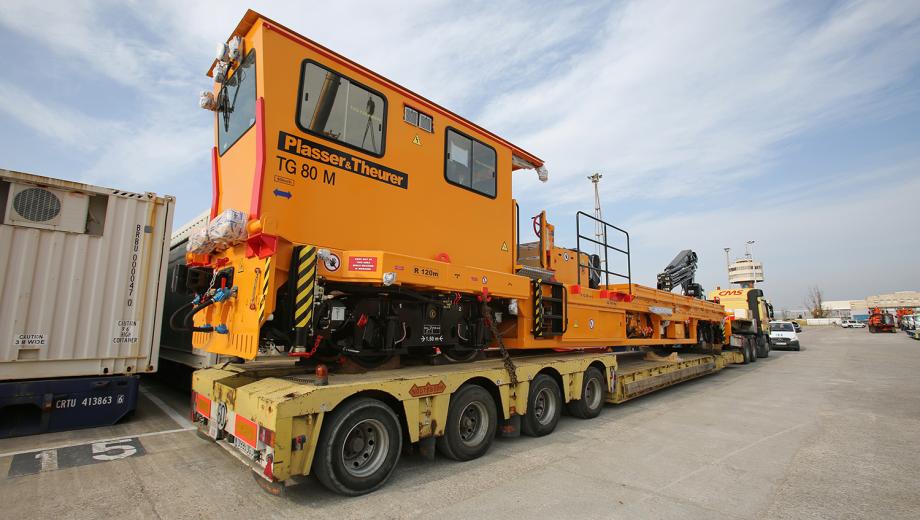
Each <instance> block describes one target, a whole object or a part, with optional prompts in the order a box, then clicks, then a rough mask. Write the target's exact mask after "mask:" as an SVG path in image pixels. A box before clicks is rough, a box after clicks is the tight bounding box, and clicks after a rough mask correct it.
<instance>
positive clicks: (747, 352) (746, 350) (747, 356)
mask: <svg viewBox="0 0 920 520" xmlns="http://www.w3.org/2000/svg"><path fill="white" fill-rule="evenodd" d="M741 341H742V342H743V344H742V345H741V357H742V358H743V359H744V361H742V362H741V364H742V365H747V364H748V363H750V362H751V347H750V345H749V344H748V341H747V338H745V339H742V340H741Z"/></svg>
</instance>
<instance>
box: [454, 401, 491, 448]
mask: <svg viewBox="0 0 920 520" xmlns="http://www.w3.org/2000/svg"><path fill="white" fill-rule="evenodd" d="M488 421H489V415H488V413H487V412H486V407H485V405H484V404H482V403H481V402H479V401H474V402H472V403H470V404H468V405H466V407H465V408H464V409H463V411H462V412H460V420H459V421H458V424H457V426H458V429H457V431H458V432H460V440H461V441H462V442H463V443H464V444H467V445H476V444H479V443H481V442H482V441H483V440H484V439H485V438H486V432H487V431H488V429H489V422H488Z"/></svg>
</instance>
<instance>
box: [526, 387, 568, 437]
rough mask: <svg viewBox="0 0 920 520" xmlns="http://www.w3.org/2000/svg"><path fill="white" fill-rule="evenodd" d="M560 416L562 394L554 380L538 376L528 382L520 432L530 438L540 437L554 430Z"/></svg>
mask: <svg viewBox="0 0 920 520" xmlns="http://www.w3.org/2000/svg"><path fill="white" fill-rule="evenodd" d="M561 416H562V392H561V391H560V390H559V385H557V384H556V380H555V379H553V378H552V377H550V376H548V375H546V374H540V375H538V376H537V377H535V378H533V381H531V382H530V394H529V395H528V396H527V413H526V414H524V419H523V420H522V421H521V432H522V433H524V434H525V435H530V436H531V437H542V436H544V435H548V434H550V433H552V432H553V430H555V429H556V424H558V423H559V417H561Z"/></svg>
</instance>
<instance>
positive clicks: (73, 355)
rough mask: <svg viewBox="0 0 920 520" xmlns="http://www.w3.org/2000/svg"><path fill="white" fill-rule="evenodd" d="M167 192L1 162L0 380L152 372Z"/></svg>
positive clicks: (169, 211) (169, 207) (169, 213)
mask: <svg viewBox="0 0 920 520" xmlns="http://www.w3.org/2000/svg"><path fill="white" fill-rule="evenodd" d="M174 201H175V199H174V198H173V197H169V196H164V197H160V196H157V195H156V194H154V193H145V194H139V193H131V192H126V191H120V190H114V189H110V188H101V187H96V186H90V185H87V184H80V183H76V182H70V181H64V180H58V179H51V178H47V177H41V176H36V175H29V174H25V173H19V172H13V171H9V170H3V169H0V381H4V380H15V379H35V378H56V377H70V376H96V375H115V374H133V373H145V372H154V371H156V368H157V357H158V353H159V344H160V320H161V317H162V305H163V291H164V289H165V286H166V262H167V251H168V247H169V231H170V229H171V228H172V217H173V204H174Z"/></svg>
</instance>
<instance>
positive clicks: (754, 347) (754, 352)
mask: <svg viewBox="0 0 920 520" xmlns="http://www.w3.org/2000/svg"><path fill="white" fill-rule="evenodd" d="M748 344H749V345H750V348H751V353H750V354H748V356H749V357H750V358H751V363H756V362H757V357H758V356H757V350H758V349H757V340H756V339H754V338H748Z"/></svg>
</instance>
